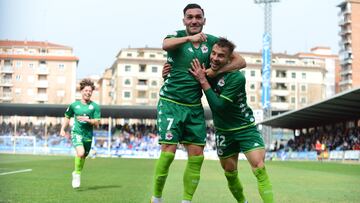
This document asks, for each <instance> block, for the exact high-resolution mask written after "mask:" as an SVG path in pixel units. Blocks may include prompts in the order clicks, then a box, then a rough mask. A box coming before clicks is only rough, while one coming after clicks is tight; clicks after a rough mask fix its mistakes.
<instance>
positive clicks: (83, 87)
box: [60, 79, 100, 188]
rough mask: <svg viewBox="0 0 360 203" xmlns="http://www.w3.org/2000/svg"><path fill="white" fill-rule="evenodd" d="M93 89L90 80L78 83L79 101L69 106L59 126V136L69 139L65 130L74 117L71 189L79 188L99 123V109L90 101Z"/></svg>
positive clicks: (93, 86)
mask: <svg viewBox="0 0 360 203" xmlns="http://www.w3.org/2000/svg"><path fill="white" fill-rule="evenodd" d="M94 89H95V85H94V83H93V82H92V81H91V80H89V79H84V80H82V81H81V82H80V91H81V100H80V101H75V102H73V103H72V104H70V106H69V107H68V108H67V110H66V112H65V118H64V121H63V124H62V126H61V131H60V135H61V136H65V137H67V138H69V135H68V134H66V132H65V129H66V128H67V126H68V125H69V122H70V118H71V117H74V125H73V127H72V130H71V141H72V144H73V146H74V147H75V151H76V156H75V170H74V171H73V173H72V187H73V188H78V187H80V174H81V171H82V169H83V167H84V163H85V158H86V156H87V155H88V154H89V151H90V148H91V141H92V137H93V126H98V125H99V121H100V107H99V105H98V104H96V103H95V102H93V101H91V100H90V98H91V95H92V92H93V91H94Z"/></svg>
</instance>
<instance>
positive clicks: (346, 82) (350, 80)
mask: <svg viewBox="0 0 360 203" xmlns="http://www.w3.org/2000/svg"><path fill="white" fill-rule="evenodd" d="M351 84H352V79H346V80H341V81H340V82H339V85H351Z"/></svg>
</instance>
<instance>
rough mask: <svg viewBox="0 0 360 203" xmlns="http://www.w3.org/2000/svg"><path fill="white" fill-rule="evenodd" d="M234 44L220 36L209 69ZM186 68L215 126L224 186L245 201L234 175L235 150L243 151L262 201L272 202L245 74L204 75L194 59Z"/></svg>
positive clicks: (221, 60)
mask: <svg viewBox="0 0 360 203" xmlns="http://www.w3.org/2000/svg"><path fill="white" fill-rule="evenodd" d="M234 48H235V45H234V44H233V43H232V42H230V41H228V40H227V39H225V38H220V39H219V41H218V42H217V43H215V45H214V46H213V48H212V52H211V55H210V65H211V69H213V70H214V71H217V70H219V69H222V68H223V67H224V66H225V65H226V64H227V63H228V62H229V60H230V56H231V55H232V53H233V50H234ZM190 72H191V73H192V74H193V75H194V77H195V78H196V80H198V81H199V83H200V85H201V87H202V89H203V91H204V93H205V95H206V98H207V100H208V102H209V105H210V108H211V111H212V114H213V119H214V125H215V129H216V135H215V138H216V147H217V154H218V156H219V158H220V163H221V166H222V168H223V169H224V171H225V177H226V179H227V181H228V187H229V189H230V191H231V193H232V194H233V196H234V197H235V199H236V200H237V201H238V202H241V203H243V202H246V199H245V196H244V194H243V187H242V185H241V183H240V180H239V178H238V171H237V163H238V157H239V152H243V153H244V154H245V156H246V158H247V160H248V161H249V163H250V165H251V167H252V171H253V173H254V175H255V176H256V178H257V182H258V189H259V193H260V196H261V198H262V200H263V201H264V202H265V203H270V202H274V200H273V192H272V186H271V183H270V179H269V177H268V175H267V172H266V170H265V163H264V159H265V149H264V141H263V138H262V136H261V134H260V133H259V131H258V130H257V129H256V126H255V119H254V116H253V112H252V110H251V108H250V107H249V106H248V105H247V103H246V91H245V82H246V81H245V77H244V75H243V74H242V73H241V72H239V71H233V72H229V73H223V74H220V75H218V76H217V77H216V78H214V79H211V80H210V83H209V82H208V80H207V79H206V72H205V65H204V64H200V61H199V60H197V59H194V61H193V63H192V69H191V70H190Z"/></svg>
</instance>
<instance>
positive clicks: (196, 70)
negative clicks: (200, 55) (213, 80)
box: [189, 59, 207, 83]
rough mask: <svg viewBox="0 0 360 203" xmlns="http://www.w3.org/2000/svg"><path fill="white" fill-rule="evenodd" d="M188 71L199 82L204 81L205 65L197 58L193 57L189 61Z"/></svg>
mask: <svg viewBox="0 0 360 203" xmlns="http://www.w3.org/2000/svg"><path fill="white" fill-rule="evenodd" d="M189 72H190V73H191V74H192V75H193V76H194V77H195V79H196V80H197V81H199V82H200V83H201V82H205V81H207V80H206V70H205V65H204V64H200V61H199V60H198V59H194V60H193V61H192V62H191V69H190V70H189Z"/></svg>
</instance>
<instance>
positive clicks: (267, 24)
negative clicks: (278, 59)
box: [254, 0, 280, 146]
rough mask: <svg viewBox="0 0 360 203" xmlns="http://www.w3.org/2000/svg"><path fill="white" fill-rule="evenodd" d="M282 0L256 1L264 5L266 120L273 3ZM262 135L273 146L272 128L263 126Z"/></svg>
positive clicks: (267, 114) (262, 99) (263, 98)
mask: <svg viewBox="0 0 360 203" xmlns="http://www.w3.org/2000/svg"><path fill="white" fill-rule="evenodd" d="M279 1H280V0H254V2H255V3H256V4H264V34H263V41H262V42H263V49H262V71H261V73H262V96H261V101H262V108H263V115H264V118H263V119H264V120H265V119H268V118H270V117H271V94H270V90H271V63H272V59H271V51H272V50H271V44H272V43H271V28H272V25H271V22H272V20H271V17H272V10H271V3H275V2H279ZM262 133H263V136H264V139H265V143H266V144H267V146H270V144H271V140H272V139H271V127H269V126H262Z"/></svg>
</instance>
